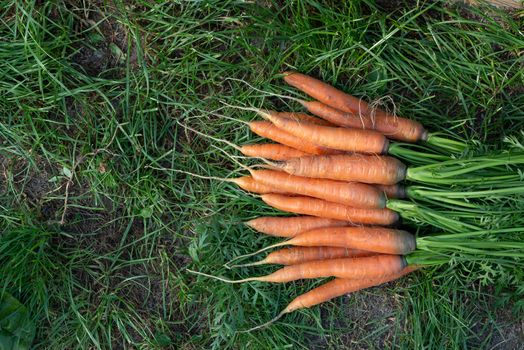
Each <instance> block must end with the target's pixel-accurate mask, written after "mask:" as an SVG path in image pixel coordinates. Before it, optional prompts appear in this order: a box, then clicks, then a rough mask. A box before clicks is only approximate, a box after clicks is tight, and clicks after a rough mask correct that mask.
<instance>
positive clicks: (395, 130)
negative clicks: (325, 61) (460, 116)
mask: <svg viewBox="0 0 524 350" xmlns="http://www.w3.org/2000/svg"><path fill="white" fill-rule="evenodd" d="M300 104H302V105H303V106H304V107H305V108H306V109H307V110H308V111H309V112H310V113H312V114H314V115H316V116H319V117H320V118H323V119H325V120H327V121H329V122H331V123H333V124H335V125H339V126H344V127H349V128H359V129H366V130H376V131H378V132H380V133H382V134H384V135H385V136H387V137H388V138H391V139H394V140H399V141H407V142H416V141H419V140H426V139H427V138H428V133H427V131H426V130H425V129H424V127H423V126H422V124H420V123H419V122H416V121H414V120H410V119H406V118H401V117H396V116H393V115H391V114H388V113H386V112H384V111H382V110H378V109H377V110H375V112H374V113H372V114H365V113H360V114H358V113H353V112H343V111H341V110H338V109H336V108H333V107H330V106H328V105H325V104H323V103H322V102H318V101H303V100H300Z"/></svg>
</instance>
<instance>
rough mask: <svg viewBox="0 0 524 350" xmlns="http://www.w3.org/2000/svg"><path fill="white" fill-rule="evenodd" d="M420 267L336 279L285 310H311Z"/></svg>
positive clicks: (299, 299)
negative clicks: (376, 274) (370, 275)
mask: <svg viewBox="0 0 524 350" xmlns="http://www.w3.org/2000/svg"><path fill="white" fill-rule="evenodd" d="M418 268H419V267H418V266H406V267H405V268H404V269H402V271H400V272H397V273H393V274H391V275H387V276H382V277H379V278H363V279H342V278H335V279H334V280H332V281H329V282H327V283H326V284H323V285H321V286H320V287H317V288H314V289H312V290H310V291H309V292H307V293H305V294H302V295H300V296H298V297H296V298H295V299H294V300H293V301H291V302H290V303H289V304H288V306H287V307H286V308H285V309H284V310H285V311H286V313H289V312H292V311H295V310H298V309H305V308H310V307H312V306H315V305H318V304H320V303H323V302H326V301H328V300H331V299H333V298H336V297H339V296H342V295H344V294H347V293H351V292H356V291H358V290H361V289H364V288H370V287H374V286H378V285H380V284H383V283H387V282H391V281H394V280H396V279H399V278H401V277H402V276H405V275H407V274H409V273H411V272H413V271H415V270H417V269H418Z"/></svg>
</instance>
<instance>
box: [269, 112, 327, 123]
mask: <svg viewBox="0 0 524 350" xmlns="http://www.w3.org/2000/svg"><path fill="white" fill-rule="evenodd" d="M278 114H279V115H280V116H282V117H284V118H288V119H291V120H295V121H299V122H306V123H311V124H316V125H323V126H336V125H335V124H332V123H330V122H328V121H327V120H325V119H320V118H317V117H313V116H312V115H309V114H306V113H300V112H278Z"/></svg>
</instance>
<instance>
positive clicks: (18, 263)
mask: <svg viewBox="0 0 524 350" xmlns="http://www.w3.org/2000/svg"><path fill="white" fill-rule="evenodd" d="M0 7H1V8H2V9H4V11H3V12H2V14H1V15H0V108H1V112H2V117H1V120H0V163H1V174H2V176H1V181H0V190H1V191H0V208H1V209H0V217H1V218H2V220H1V221H0V230H1V231H0V232H1V233H0V261H1V262H2V263H1V264H0V276H2V277H1V281H2V284H1V285H2V287H3V289H5V290H6V291H8V292H9V293H11V294H13V295H14V296H16V297H17V298H19V299H20V300H22V301H23V302H24V304H25V305H27V306H28V308H29V309H30V310H31V314H32V317H33V318H34V319H35V321H36V323H37V324H38V325H39V327H38V329H37V340H36V342H35V344H34V345H35V348H41V349H56V348H95V349H113V348H122V347H123V348H139V349H158V348H178V349H200V348H220V349H227V348H260V349H269V348H285V347H291V348H311V347H316V348H343V347H346V348H353V347H358V348H428V349H441V348H450V349H453V348H457V349H458V348H465V347H473V348H486V349H487V348H492V347H494V346H499V347H500V348H510V347H511V346H516V345H515V344H519V342H520V343H521V342H522V339H521V338H519V335H518V328H517V321H516V320H517V317H518V315H512V314H511V312H510V311H508V310H510V309H511V306H512V305H517V306H519V305H520V307H521V308H522V305H521V304H522V303H521V302H520V304H519V302H518V301H517V303H515V301H512V295H513V294H512V293H513V291H512V290H506V289H503V288H502V289H501V288H499V286H486V285H480V284H478V283H473V284H471V283H466V282H464V279H462V278H461V277H462V276H461V272H460V271H458V270H453V269H452V268H449V269H448V268H446V269H440V270H437V271H427V272H425V273H423V274H415V275H412V276H410V277H408V278H406V279H404V280H403V281H401V282H399V283H394V284H389V285H388V286H387V288H373V289H371V290H369V291H364V292H361V293H356V294H355V295H352V296H349V297H344V298H339V299H337V300H334V301H333V302H330V303H327V304H326V305H324V306H322V307H315V308H312V309H311V310H307V311H300V312H297V313H294V314H291V315H288V316H286V317H285V318H284V319H283V320H282V321H281V322H278V323H276V324H275V325H273V326H271V327H270V328H267V329H265V330H263V331H261V332H257V333H253V334H240V333H235V331H237V330H242V329H246V328H249V327H251V326H253V325H256V324H259V323H262V322H264V321H266V320H268V319H270V318H272V317H273V316H274V315H275V314H276V313H277V312H278V311H279V310H280V309H281V308H282V307H283V306H284V305H285V304H286V303H287V302H288V301H289V300H290V299H291V298H292V297H293V296H295V295H298V294H299V293H301V292H304V291H306V290H308V289H310V288H311V287H312V286H313V285H315V284H317V283H319V282H311V283H310V282H308V283H290V284H286V285H278V286H277V285H266V284H263V283H251V284H245V285H235V286H231V285H225V284H223V283H219V282H215V281H210V280H209V279H205V278H201V277H196V276H192V275H189V274H187V273H186V272H185V268H186V267H191V268H193V269H198V270H202V271H205V272H212V273H215V274H219V275H227V276H230V277H240V276H246V275H247V274H249V273H252V271H253V270H247V269H241V270H240V271H239V272H231V271H226V270H225V269H224V268H223V267H222V265H223V263H224V262H226V261H227V260H229V259H231V258H232V257H234V256H236V255H239V254H243V253H246V252H249V251H254V250H255V249H258V248H260V247H262V245H265V244H267V243H270V242H273V240H272V239H268V238H264V237H261V236H258V235H255V234H254V233H253V232H252V231H250V230H249V229H247V228H246V227H244V226H243V225H242V224H241V223H242V221H244V220H246V219H249V218H253V217H256V216H260V215H264V214H273V213H275V212H274V211H273V210H271V209H270V208H267V207H265V206H263V205H261V202H260V200H258V199H257V198H256V197H254V196H249V195H246V194H244V193H242V192H241V191H239V190H238V189H236V188H234V187H233V186H232V185H230V184H227V183H220V182H216V181H206V180H201V179H197V178H194V177H190V176H186V175H183V174H180V173H177V172H176V171H175V170H184V171H190V172H193V173H198V174H202V175H215V176H232V175H233V172H235V173H236V171H238V170H239V169H238V167H236V166H235V165H234V163H232V162H231V161H230V159H228V157H227V156H225V155H224V153H222V152H221V151H220V149H217V148H216V147H218V148H223V149H224V150H226V151H227V152H229V153H232V154H234V153H235V152H234V150H233V149H231V148H229V147H227V146H225V145H219V144H217V143H215V142H211V141H210V140H206V139H204V138H202V137H200V136H198V135H195V134H194V133H192V132H190V131H188V130H185V129H184V128H182V127H180V125H178V124H177V121H181V122H183V123H184V124H187V125H189V126H191V127H193V128H195V129H198V130H199V131H201V132H204V133H207V134H210V135H213V136H216V137H219V138H224V139H228V140H230V141H232V142H234V143H236V144H242V143H246V142H251V141H253V140H254V137H253V136H252V135H250V133H249V132H248V131H247V130H246V128H245V126H244V125H243V124H241V123H239V122H235V121H233V120H229V119H224V118H222V117H220V116H219V115H218V114H225V115H227V116H230V117H232V118H237V119H241V120H250V119H251V118H254V115H253V113H241V112H240V111H238V110H233V109H224V108H223V104H222V101H227V102H228V103H230V104H234V105H253V106H261V105H262V104H263V105H264V106H268V107H269V106H274V107H275V108H281V109H284V108H293V109H296V110H298V106H297V105H296V104H293V103H289V102H287V101H282V100H280V99H277V98H274V97H271V96H270V95H269V94H262V93H260V92H257V91H254V90H252V89H250V88H249V87H248V86H246V85H245V84H244V83H242V82H239V81H237V80H231V79H228V78H235V79H243V80H245V81H246V82H249V83H250V84H252V85H253V86H255V87H257V88H259V89H262V90H264V91H268V92H279V93H282V92H284V93H287V94H290V95H296V94H297V93H296V92H295V91H293V90H292V89H290V88H289V87H286V86H284V85H283V83H282V81H281V80H280V79H279V75H278V74H279V73H280V72H282V71H283V70H285V69H297V70H299V71H301V72H305V73H310V74H312V75H314V76H317V77H320V78H322V79H324V80H325V81H327V82H330V83H333V84H335V85H336V86H338V87H340V88H342V89H344V90H346V91H350V92H351V93H353V94H355V95H357V96H361V97H365V98H367V99H368V100H371V101H377V103H379V104H382V105H383V106H384V107H386V108H389V109H394V108H396V110H397V111H398V112H399V113H400V114H401V115H406V116H411V117H413V118H416V119H418V120H420V121H421V122H423V123H424V124H425V125H427V127H428V129H430V130H432V131H441V130H447V131H448V132H451V133H453V134H456V135H459V136H460V137H463V138H467V139H471V140H476V141H477V142H478V143H479V144H480V145H481V146H482V147H485V148H499V147H501V144H502V140H503V138H504V137H505V136H508V135H514V134H516V133H517V132H518V131H519V130H521V129H522V127H523V126H524V118H523V117H524V108H523V107H524V94H522V92H523V90H522V89H523V86H524V84H523V83H524V73H523V72H524V70H523V69H522V68H523V63H524V61H523V60H524V58H523V56H522V48H523V47H524V38H523V37H522V33H521V32H520V31H519V30H520V28H522V25H523V24H524V23H523V17H522V16H521V15H520V16H519V15H518V14H517V13H514V14H507V13H503V12H499V11H496V12H491V10H490V11H485V10H479V9H472V8H463V7H460V6H459V5H453V6H450V5H445V4H444V3H440V2H424V1H423V2H406V3H404V2H397V3H395V4H394V5H392V4H388V3H387V2H381V3H379V4H376V3H374V2H372V1H354V2H343V3H341V4H339V3H338V2H316V1H305V0H302V1H295V2H284V3H279V2H273V1H267V2H263V3H259V4H251V3H245V2H241V1H215V0H209V1H205V2H190V1H188V2H181V3H179V4H176V3H173V2H146V1H132V2H122V1H113V2H110V3H105V2H101V1H84V2H70V1H46V2H36V1H17V0H9V1H6V0H2V1H0ZM212 111H218V112H212ZM269 270H270V269H269V268H264V269H260V270H258V271H260V273H263V272H264V271H269ZM499 289H501V290H499ZM495 302H497V303H498V304H500V307H495V305H494V304H495ZM498 304H497V305H498Z"/></svg>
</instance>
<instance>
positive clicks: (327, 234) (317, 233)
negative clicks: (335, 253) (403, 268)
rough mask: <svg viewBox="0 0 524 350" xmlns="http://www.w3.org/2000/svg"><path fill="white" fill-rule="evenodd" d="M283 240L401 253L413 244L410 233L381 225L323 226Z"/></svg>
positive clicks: (296, 243)
mask: <svg viewBox="0 0 524 350" xmlns="http://www.w3.org/2000/svg"><path fill="white" fill-rule="evenodd" d="M284 243H286V244H289V245H296V246H306V247H308V246H331V247H344V248H353V249H360V250H365V251H369V252H376V253H383V254H400V255H405V254H408V253H410V252H412V251H413V250H415V248H416V240H415V236H413V235H412V234H411V233H409V232H406V231H403V230H396V229H390V228H385V227H323V228H317V229H314V230H310V231H306V232H302V233H300V234H298V235H296V236H295V237H293V238H291V239H290V240H287V241H285V242H284Z"/></svg>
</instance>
